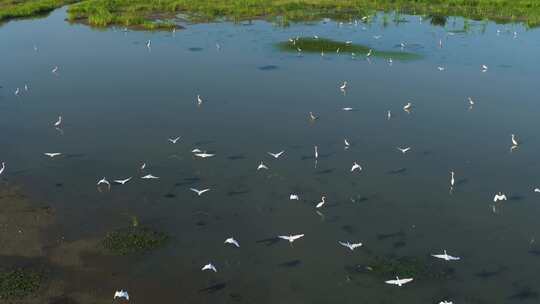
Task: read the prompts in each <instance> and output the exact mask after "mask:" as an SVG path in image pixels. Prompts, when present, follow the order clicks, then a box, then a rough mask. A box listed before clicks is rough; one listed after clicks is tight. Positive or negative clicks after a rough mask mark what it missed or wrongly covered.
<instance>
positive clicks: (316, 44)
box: [278, 37, 420, 60]
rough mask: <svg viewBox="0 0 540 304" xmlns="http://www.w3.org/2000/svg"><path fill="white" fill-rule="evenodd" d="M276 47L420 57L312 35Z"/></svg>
mask: <svg viewBox="0 0 540 304" xmlns="http://www.w3.org/2000/svg"><path fill="white" fill-rule="evenodd" d="M278 48H279V49H280V50H282V51H285V52H298V51H299V50H301V52H303V53H323V54H324V53H326V54H336V53H338V52H339V53H345V54H348V55H350V54H354V56H358V57H366V56H367V54H368V53H369V54H370V56H373V57H380V58H385V59H393V60H394V59H396V60H414V59H418V58H420V55H417V54H413V53H409V52H393V51H379V50H374V49H371V48H369V47H367V46H364V45H360V44H354V43H352V42H351V43H347V42H341V41H335V40H331V39H326V38H313V37H299V38H297V39H294V40H289V41H284V42H280V43H278Z"/></svg>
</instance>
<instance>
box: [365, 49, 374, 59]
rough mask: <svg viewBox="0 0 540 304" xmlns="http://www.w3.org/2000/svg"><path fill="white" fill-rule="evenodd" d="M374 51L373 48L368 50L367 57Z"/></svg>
mask: <svg viewBox="0 0 540 304" xmlns="http://www.w3.org/2000/svg"><path fill="white" fill-rule="evenodd" d="M372 53H373V50H372V49H369V51H368V52H367V54H366V57H370V56H371V54H372Z"/></svg>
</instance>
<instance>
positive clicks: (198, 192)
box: [189, 188, 210, 196]
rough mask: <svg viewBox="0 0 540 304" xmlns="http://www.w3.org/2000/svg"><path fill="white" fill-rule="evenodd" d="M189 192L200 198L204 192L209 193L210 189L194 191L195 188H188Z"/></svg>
mask: <svg viewBox="0 0 540 304" xmlns="http://www.w3.org/2000/svg"><path fill="white" fill-rule="evenodd" d="M189 190H191V191H193V192H195V193H197V195H198V196H201V195H203V194H204V193H205V192H208V191H210V188H206V189H202V190H199V189H195V188H189Z"/></svg>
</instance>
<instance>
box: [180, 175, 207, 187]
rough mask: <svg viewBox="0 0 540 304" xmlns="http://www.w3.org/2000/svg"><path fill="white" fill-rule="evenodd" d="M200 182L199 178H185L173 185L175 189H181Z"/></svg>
mask: <svg viewBox="0 0 540 304" xmlns="http://www.w3.org/2000/svg"><path fill="white" fill-rule="evenodd" d="M200 181H201V179H200V178H199V177H186V178H184V179H183V181H181V182H177V183H175V184H174V185H175V186H176V187H183V186H186V185H193V184H195V183H199V182H200Z"/></svg>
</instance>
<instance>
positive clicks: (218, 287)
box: [199, 282, 227, 293]
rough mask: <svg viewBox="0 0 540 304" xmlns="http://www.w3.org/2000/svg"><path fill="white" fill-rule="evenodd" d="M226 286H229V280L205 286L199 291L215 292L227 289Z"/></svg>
mask: <svg viewBox="0 0 540 304" xmlns="http://www.w3.org/2000/svg"><path fill="white" fill-rule="evenodd" d="M225 287H227V282H222V283H216V284H212V285H210V286H208V287H205V288H203V289H199V292H200V293H214V292H218V291H220V290H223V289H225Z"/></svg>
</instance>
